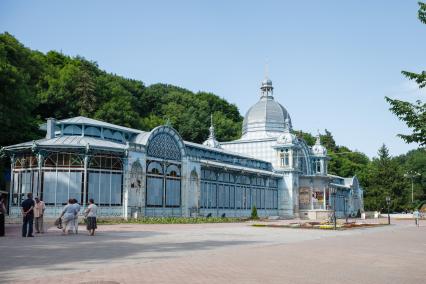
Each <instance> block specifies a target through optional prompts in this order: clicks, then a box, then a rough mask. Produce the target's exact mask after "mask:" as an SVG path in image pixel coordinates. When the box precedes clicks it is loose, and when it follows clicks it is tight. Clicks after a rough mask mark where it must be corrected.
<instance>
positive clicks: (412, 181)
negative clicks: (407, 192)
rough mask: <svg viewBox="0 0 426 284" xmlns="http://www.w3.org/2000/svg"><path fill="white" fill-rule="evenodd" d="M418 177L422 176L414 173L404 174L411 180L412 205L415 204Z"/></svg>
mask: <svg viewBox="0 0 426 284" xmlns="http://www.w3.org/2000/svg"><path fill="white" fill-rule="evenodd" d="M418 176H421V174H420V173H418V172H413V171H411V172H407V173H405V174H404V177H405V178H409V179H411V203H414V178H415V177H418Z"/></svg>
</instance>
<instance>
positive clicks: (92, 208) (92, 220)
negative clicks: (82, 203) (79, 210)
mask: <svg viewBox="0 0 426 284" xmlns="http://www.w3.org/2000/svg"><path fill="white" fill-rule="evenodd" d="M97 210H98V206H96V204H95V201H94V200H93V198H90V199H89V206H88V207H87V208H86V210H85V211H84V215H85V216H86V218H87V230H88V231H89V235H90V236H94V235H95V230H96V229H97V228H98V227H97V225H96V212H97Z"/></svg>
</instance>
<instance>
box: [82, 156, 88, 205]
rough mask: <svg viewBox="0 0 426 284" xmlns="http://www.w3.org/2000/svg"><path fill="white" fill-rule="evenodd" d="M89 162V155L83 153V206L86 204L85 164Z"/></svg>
mask: <svg viewBox="0 0 426 284" xmlns="http://www.w3.org/2000/svg"><path fill="white" fill-rule="evenodd" d="M88 162H89V156H87V154H86V155H84V173H83V175H84V177H83V181H84V182H83V208H85V207H86V205H87V166H88Z"/></svg>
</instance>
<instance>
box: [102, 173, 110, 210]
mask: <svg viewBox="0 0 426 284" xmlns="http://www.w3.org/2000/svg"><path fill="white" fill-rule="evenodd" d="M99 184H100V187H99V191H100V193H99V204H100V205H108V206H109V204H110V197H111V174H110V173H100V177H99Z"/></svg>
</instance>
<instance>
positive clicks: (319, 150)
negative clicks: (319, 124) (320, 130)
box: [312, 135, 327, 156]
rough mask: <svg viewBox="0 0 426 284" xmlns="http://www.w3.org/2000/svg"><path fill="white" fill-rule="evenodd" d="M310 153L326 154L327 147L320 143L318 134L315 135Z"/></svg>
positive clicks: (316, 154)
mask: <svg viewBox="0 0 426 284" xmlns="http://www.w3.org/2000/svg"><path fill="white" fill-rule="evenodd" d="M312 153H313V154H314V155H315V156H327V149H326V148H325V147H324V146H323V145H321V140H320V136H319V135H318V136H317V139H316V141H315V145H314V146H312Z"/></svg>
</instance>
